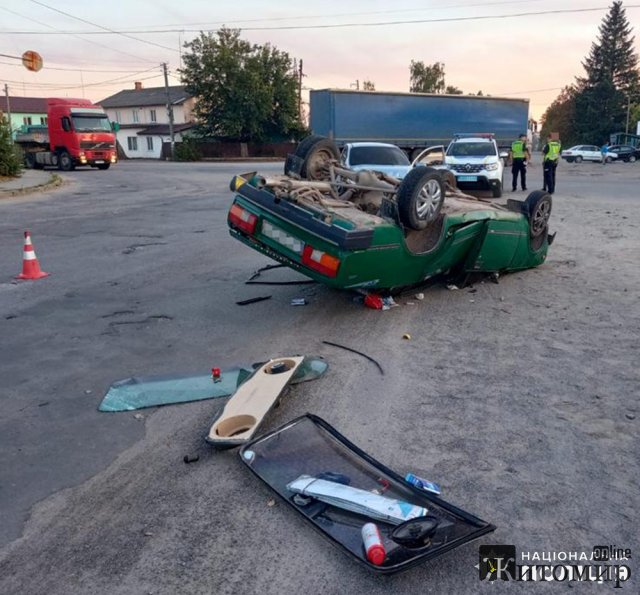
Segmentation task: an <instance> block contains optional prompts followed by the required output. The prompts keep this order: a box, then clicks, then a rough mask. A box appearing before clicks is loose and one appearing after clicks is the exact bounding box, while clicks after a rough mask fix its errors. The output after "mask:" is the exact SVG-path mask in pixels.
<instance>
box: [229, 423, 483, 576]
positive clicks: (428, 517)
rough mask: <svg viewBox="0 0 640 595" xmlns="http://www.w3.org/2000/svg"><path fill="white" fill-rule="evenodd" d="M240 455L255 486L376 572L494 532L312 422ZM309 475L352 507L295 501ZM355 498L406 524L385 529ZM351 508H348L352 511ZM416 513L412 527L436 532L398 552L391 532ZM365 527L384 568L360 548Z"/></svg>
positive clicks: (309, 499)
mask: <svg viewBox="0 0 640 595" xmlns="http://www.w3.org/2000/svg"><path fill="white" fill-rule="evenodd" d="M240 456H241V458H242V460H243V462H244V463H245V464H246V465H248V466H249V467H250V468H251V470H252V471H253V472H254V473H255V474H256V475H257V476H258V477H259V478H260V479H262V480H263V481H264V482H265V483H266V484H267V485H268V486H269V487H270V488H271V489H273V490H274V491H275V492H276V493H277V494H279V495H280V496H281V497H282V498H283V499H284V500H285V501H286V502H287V503H288V504H290V505H291V506H292V507H293V508H294V509H295V510H297V511H298V512H299V513H300V514H302V515H303V516H304V517H306V518H307V519H308V520H309V521H311V522H312V523H313V524H314V525H315V527H316V528H317V529H319V530H320V531H321V532H322V533H324V534H325V536H326V537H328V538H329V539H330V540H332V541H333V542H335V543H337V544H338V545H340V546H341V547H342V548H343V549H344V550H345V551H346V552H347V553H349V554H351V555H352V556H354V557H355V558H356V559H358V560H359V561H360V562H362V563H364V564H366V565H367V566H368V567H370V568H372V569H374V570H377V571H379V572H383V573H391V572H396V571H398V570H401V569H403V568H407V567H408V566H412V565H413V564H416V563H418V562H420V561H422V560H428V559H432V558H435V557H437V556H439V555H441V554H443V553H444V552H446V551H449V550H451V549H453V548H455V547H458V546H460V545H462V544H464V543H467V542H468V541H471V540H472V539H476V538H477V537H479V536H480V535H483V534H485V533H488V532H490V531H493V530H494V529H495V527H494V526H493V525H491V524H489V523H487V522H485V521H482V520H481V519H478V518H477V517H474V516H472V515H471V514H469V513H466V512H464V511H463V510H460V509H459V508H456V507H455V506H452V505H451V504H448V503H447V502H445V501H444V500H442V499H440V498H438V497H436V496H432V495H431V494H428V493H427V492H425V491H424V490H420V489H418V488H415V487H413V486H411V485H410V484H408V483H407V482H406V481H404V480H403V479H402V477H400V476H399V475H397V474H396V473H394V472H393V471H391V470H390V469H388V468H386V467H384V466H383V465H382V464H380V463H378V462H377V461H375V460H374V459H372V458H371V457H369V456H368V455H367V454H366V453H364V452H362V451H360V449H358V447H356V446H355V445H353V444H351V443H350V442H349V441H348V440H347V439H346V438H344V437H343V436H341V435H340V434H339V433H338V432H337V431H336V430H335V429H333V428H332V427H331V426H330V425H329V424H327V423H326V422H325V421H324V420H322V419H320V418H318V417H316V416H313V415H306V416H303V417H301V418H298V419H297V420H294V421H292V422H289V423H288V424H287V425H285V426H284V427H282V428H280V429H279V430H276V431H274V432H272V433H270V434H268V435H266V436H263V437H261V438H257V439H256V440H254V441H252V442H250V443H249V444H247V445H245V446H244V447H242V449H241V451H240ZM309 476H311V477H312V478H318V479H320V480H324V481H329V482H333V483H334V485H335V486H336V490H335V494H333V495H334V496H335V495H337V494H338V493H344V492H348V491H349V490H348V489H347V490H345V489H344V487H345V486H348V487H349V488H354V490H353V492H352V494H355V495H352V496H349V497H350V498H352V500H350V501H348V503H347V504H346V505H345V503H344V500H342V501H341V502H340V504H337V505H336V504H335V502H337V501H338V500H339V498H335V497H334V498H325V499H324V501H323V499H322V497H320V498H318V497H314V496H313V495H311V496H309V493H311V494H313V493H314V491H313V489H312V488H310V489H309V490H308V492H306V493H302V494H301V493H300V490H298V489H297V488H298V486H299V484H301V483H304V482H306V481H308V478H309ZM324 485H325V486H326V483H325V484H324ZM318 491H319V490H316V492H315V493H317V492H318ZM363 491H364V492H365V493H366V494H369V495H372V494H375V495H376V496H383V497H385V498H388V499H390V501H391V503H392V504H393V506H395V507H396V508H399V509H401V510H402V511H404V513H403V514H405V516H406V518H407V521H406V523H400V524H398V521H397V520H392V521H389V522H385V521H384V520H380V518H376V517H375V516H374V515H372V514H370V513H366V514H362V513H361V511H362V510H363V506H362V502H363V500H362V492H363ZM301 496H302V497H301ZM354 502H355V503H356V506H353V503H354ZM354 510H359V511H360V512H356V511H354ZM416 510H419V511H422V510H424V511H425V512H421V513H420V514H421V515H422V516H421V519H420V520H421V521H422V522H424V521H428V522H431V523H432V524H433V525H434V526H435V527H436V528H435V532H434V533H433V534H432V535H430V536H429V538H428V539H427V540H426V541H425V542H421V544H420V547H406V545H401V544H400V543H398V541H397V540H396V541H394V539H393V538H392V533H393V531H394V530H395V529H397V528H398V527H402V528H405V527H406V526H407V523H409V522H410V521H415V520H416V518H412V516H413V514H414V512H415V511H416ZM416 514H417V513H416ZM368 522H374V523H375V524H376V525H377V527H378V529H379V531H380V534H381V536H382V541H383V544H384V547H385V550H386V554H385V559H384V562H383V563H382V564H380V565H376V566H374V565H373V564H371V563H370V562H369V561H368V560H367V558H366V554H365V550H364V547H363V539H362V528H363V526H364V525H365V524H366V523H368ZM409 529H411V527H409Z"/></svg>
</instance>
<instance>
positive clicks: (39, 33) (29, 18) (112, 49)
mask: <svg viewBox="0 0 640 595" xmlns="http://www.w3.org/2000/svg"><path fill="white" fill-rule="evenodd" d="M0 10H4V11H5V12H9V13H11V14H14V15H16V16H18V17H20V18H22V19H25V20H27V21H33V22H34V23H38V25H44V26H45V27H49V29H53V30H54V31H56V32H57V33H58V34H60V33H62V32H61V31H60V30H59V29H56V28H55V27H54V26H53V25H49V23H43V22H42V21H38V20H37V19H34V18H32V17H27V16H25V15H23V14H20V13H19V12H15V11H14V10H10V9H9V8H5V7H4V6H0ZM43 33H46V31H40V32H37V33H36V35H42V34H43ZM63 34H64V35H71V36H72V37H76V38H77V39H80V40H81V41H84V42H85V43H91V44H93V45H97V46H98V47H101V48H105V49H107V50H110V51H112V52H117V53H118V54H122V55H123V56H129V57H130V58H135V59H136V60H138V61H142V62H147V63H148V62H151V60H148V59H146V58H140V56H134V55H133V54H130V53H129V52H123V51H122V50H119V49H117V48H114V47H111V46H108V45H104V44H102V43H98V42H97V41H93V40H92V39H84V38H82V37H80V36H79V35H78V34H77V33H63Z"/></svg>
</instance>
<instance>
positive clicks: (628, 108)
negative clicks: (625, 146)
mask: <svg viewBox="0 0 640 595" xmlns="http://www.w3.org/2000/svg"><path fill="white" fill-rule="evenodd" d="M630 111H631V95H627V127H626V128H625V130H624V133H625V134H629V112H630Z"/></svg>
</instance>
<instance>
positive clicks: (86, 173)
mask: <svg viewBox="0 0 640 595" xmlns="http://www.w3.org/2000/svg"><path fill="white" fill-rule="evenodd" d="M255 168H259V169H260V171H269V172H276V171H280V168H281V165H280V164H273V163H271V164H241V163H234V164H209V163H207V164H205V163H202V164H180V163H175V164H173V163H155V162H143V163H134V162H126V163H120V164H118V165H117V166H116V167H114V168H112V169H111V170H109V171H106V172H102V171H97V170H78V171H75V172H72V173H69V174H65V175H64V178H65V180H67V182H68V183H67V184H66V185H65V186H63V187H62V188H60V189H58V190H55V191H52V192H49V193H46V194H36V195H31V196H26V197H19V198H15V199H4V200H2V201H0V387H1V392H0V450H1V452H2V457H1V458H0V513H1V517H0V518H1V524H0V547H1V549H0V593H3V594H6V595H9V594H14V593H15V594H39V593H47V594H48V595H55V594H65V595H71V594H76V593H78V594H80V593H92V594H102V593H104V594H109V595H112V594H129V593H131V594H134V593H135V594H138V593H154V594H164V593H166V594H173V593H214V592H215V593H254V592H263V593H284V592H305V593H310V594H311V593H345V592H352V593H382V592H389V591H392V592H404V593H457V594H460V593H476V592H478V591H479V590H480V588H481V587H483V588H488V586H487V585H480V584H479V581H478V575H477V570H476V569H475V568H474V565H475V564H477V563H478V548H477V545H478V544H477V543H474V544H469V545H467V546H464V547H462V548H460V549H457V550H454V551H453V552H451V553H449V554H447V555H445V556H443V557H442V558H440V559H438V560H435V561H433V562H431V563H428V564H424V565H422V566H420V567H418V568H415V569H413V570H410V571H408V572H406V573H403V574H401V575H398V576H394V577H377V576H374V575H372V574H370V573H369V572H367V571H366V570H365V569H362V568H360V567H359V566H358V565H356V564H354V563H353V562H352V561H350V560H349V559H348V558H347V557H346V556H344V555H343V554H342V553H341V552H339V551H338V550H336V549H334V548H332V547H331V546H330V544H329V543H328V542H327V541H325V540H324V539H323V538H322V537H321V536H319V535H318V534H317V533H315V532H314V531H313V530H312V529H311V527H310V526H307V525H305V523H304V522H302V521H301V520H300V519H299V518H298V517H297V516H296V515H294V514H293V513H292V511H290V510H289V509H287V508H285V507H284V505H282V504H281V503H280V502H276V504H275V505H272V506H270V504H272V503H271V502H270V500H271V498H272V494H271V493H270V491H269V490H268V489H267V488H265V487H264V486H263V485H262V484H261V483H260V482H259V481H258V480H257V479H255V478H254V477H253V476H252V475H251V474H250V473H249V472H248V471H247V470H246V468H245V467H244V466H243V465H242V463H241V462H240V460H239V458H238V456H237V453H236V452H235V451H227V452H223V453H220V452H213V451H211V450H210V449H209V448H208V446H207V445H206V444H205V443H204V441H203V436H204V435H205V433H206V432H207V430H208V428H209V425H210V422H211V420H212V418H213V416H214V414H215V412H216V411H217V410H218V409H219V408H220V407H221V406H222V404H223V403H222V402H216V401H205V402H200V403H192V404H184V405H177V406H170V407H164V408H158V409H153V410H144V411H141V412H139V413H137V414H136V413H134V412H131V413H117V414H107V413H99V412H98V411H97V406H98V404H99V403H100V400H101V398H102V396H103V395H104V393H105V391H106V389H107V388H108V386H109V385H110V383H111V382H113V381H115V380H118V379H121V378H126V377H128V376H132V375H150V374H166V373H170V372H176V373H187V372H194V373H205V372H206V371H207V370H209V369H210V368H211V367H212V366H214V365H217V366H220V367H225V366H229V365H234V364H237V363H250V362H254V361H262V360H264V359H266V358H268V357H273V356H278V355H290V354H297V353H305V354H321V355H323V356H325V357H326V359H327V361H328V362H329V363H330V366H331V367H330V369H329V372H328V373H327V375H326V376H325V377H324V378H322V379H320V380H318V381H315V382H312V383H307V384H303V385H299V386H297V387H293V388H292V389H291V390H290V391H289V393H288V394H287V395H286V396H285V397H284V398H283V400H282V404H281V406H280V407H279V408H278V409H277V410H275V411H274V412H273V414H271V415H270V416H269V418H268V420H267V423H266V425H265V429H273V428H275V427H277V426H278V425H281V424H282V423H284V422H286V421H288V420H289V419H292V418H294V417H297V416H298V415H301V414H303V413H305V412H307V411H310V412H313V413H316V414H317V415H320V416H321V417H323V418H324V419H326V420H327V421H328V422H329V423H331V424H332V425H334V426H335V427H336V428H337V429H338V430H339V431H340V432H342V433H343V434H345V435H346V436H347V437H348V438H349V439H351V440H352V441H353V442H355V443H356V444H358V445H359V446H361V447H362V448H363V449H365V450H366V451H367V452H369V453H370V454H371V455H372V456H374V457H376V458H378V459H379V460H380V461H382V462H383V463H384V464H386V465H388V466H390V467H392V468H394V469H396V470H397V471H399V472H401V473H406V472H407V471H413V472H415V473H416V474H418V475H422V476H425V477H428V478H430V479H432V480H434V481H437V482H439V483H440V484H441V485H442V487H443V497H444V498H445V499H446V500H448V501H450V502H452V503H453V504H455V505H457V506H459V507H461V508H464V509H465V510H468V511H469V512H471V513H473V514H476V515H477V516H479V517H481V518H483V519H485V520H487V521H490V522H493V523H494V524H496V525H497V527H498V529H497V531H496V532H495V533H494V534H493V535H489V536H487V537H485V538H483V539H482V540H481V541H480V542H479V543H481V544H482V543H484V544H491V543H494V544H515V545H516V547H517V550H518V555H520V552H523V551H529V552H536V551H537V552H554V551H557V552H560V551H563V552H572V551H579V552H580V551H589V550H590V549H591V548H592V547H593V546H594V545H596V544H615V545H617V546H618V547H625V548H631V549H632V552H633V558H632V559H631V560H630V561H628V562H627V563H628V564H629V565H630V567H631V569H632V573H634V574H633V576H632V579H631V580H630V581H628V582H627V584H626V585H625V589H627V590H628V591H629V592H637V586H638V584H637V582H636V580H637V579H636V577H635V572H637V571H638V566H637V563H636V559H637V556H638V554H639V553H640V549H639V548H638V546H639V545H640V544H639V540H638V530H637V529H638V508H639V505H640V497H639V494H640V482H639V479H638V478H639V477H640V468H639V467H640V465H639V463H638V461H639V459H640V448H639V440H638V428H639V426H638V424H639V423H640V418H638V415H639V414H640V411H639V408H640V407H639V404H638V398H639V392H640V391H639V387H640V373H639V371H638V361H639V360H640V357H639V355H640V353H639V351H640V349H639V347H638V346H639V338H640V332H639V330H640V300H639V297H640V267H638V253H640V233H639V228H640V196H639V193H638V184H639V182H640V165H638V164H613V165H610V166H602V165H599V164H581V165H571V166H569V165H567V164H563V165H562V166H561V168H560V170H559V172H558V189H557V192H556V194H555V196H554V212H553V215H552V230H557V231H558V236H557V239H556V242H555V243H554V245H553V246H552V248H551V249H550V252H549V258H548V260H547V262H546V263H545V264H544V265H543V266H541V267H540V268H538V269H535V270H530V271H525V272H523V273H519V274H513V275H508V276H504V277H502V278H501V279H500V283H499V284H498V285H496V284H493V283H489V282H486V283H478V284H477V285H475V286H474V287H473V288H467V289H464V290H458V291H448V290H447V289H446V288H444V287H434V288H432V289H429V290H428V291H426V295H425V299H424V301H416V300H401V304H402V305H401V307H398V308H394V309H392V310H390V311H387V312H379V311H372V310H367V309H364V308H363V307H362V306H361V305H359V304H357V303H354V302H353V300H352V296H351V295H350V294H347V293H342V292H337V291H331V290H328V289H326V288H324V287H321V286H315V285H312V286H309V285H306V286H247V285H244V281H245V280H246V279H247V278H248V277H249V276H250V275H251V273H252V272H253V271H254V270H256V269H257V268H258V267H260V266H262V265H265V264H268V263H269V261H268V259H266V258H265V257H264V256H261V255H259V254H258V253H257V252H253V251H252V250H250V249H249V248H247V247H245V246H243V245H241V244H240V243H238V242H236V241H235V240H233V239H232V238H230V236H229V235H228V233H227V231H226V212H227V209H228V207H229V204H230V200H231V194H230V192H229V190H228V183H229V180H230V178H231V176H232V174H233V173H236V172H241V171H247V170H252V169H255ZM529 176H530V177H529V180H530V181H529V187H530V188H535V187H536V186H537V184H534V183H533V182H534V181H535V180H537V179H538V178H541V171H540V167H539V166H538V167H537V168H534V169H531V170H530V173H529ZM25 229H29V230H31V232H32V237H33V241H34V245H35V249H36V253H37V255H38V257H39V259H40V264H41V266H42V268H43V269H44V270H45V271H48V272H50V273H51V276H50V277H48V278H47V279H43V280H40V281H36V282H20V283H16V282H14V281H13V277H14V276H15V275H16V274H17V273H18V272H19V271H20V266H21V251H22V232H23V231H24V230H25ZM272 278H278V279H287V280H289V279H294V278H298V277H297V276H296V274H295V273H293V272H289V271H286V270H278V271H273V273H272ZM269 294H270V295H272V296H273V297H272V299H271V300H269V301H264V302H260V303H256V304H252V305H249V306H245V307H239V306H236V305H235V302H236V301H237V300H240V299H246V298H250V297H254V296H259V295H269ZM294 297H305V298H307V300H308V301H309V305H307V306H306V307H291V306H290V305H289V302H290V300H291V298H294ZM408 301H412V302H413V305H411V304H408V303H407V302H408ZM405 332H407V333H410V334H411V337H412V338H411V340H410V341H407V340H403V339H402V335H403V333H405ZM322 340H330V341H335V342H339V343H344V344H347V345H350V346H352V347H354V348H356V349H361V350H363V351H366V352H367V353H368V354H370V355H371V356H373V357H375V358H377V359H378V360H379V361H380V362H381V363H382V365H383V367H384V368H385V372H386V374H385V376H384V377H381V376H380V375H379V373H378V372H377V370H376V369H375V368H374V367H373V366H372V364H370V363H369V362H367V361H366V360H363V359H362V358H360V357H358V356H356V355H352V354H348V353H345V352H342V351H338V350H336V349H334V348H331V347H329V346H326V345H323V344H322ZM187 453H189V454H199V456H200V460H199V462H197V463H196V464H191V465H185V464H184V463H183V461H182V458H183V456H184V455H185V454H187ZM492 588H493V592H496V593H498V592H500V593H502V592H504V593H510V592H512V591H513V589H514V588H515V586H514V585H511V584H509V583H503V584H496V585H494V586H493V587H492ZM563 589H566V583H565V584H564V585H560V584H555V583H548V584H545V585H537V586H536V592H545V593H546V592H549V593H556V592H559V591H560V590H563ZM574 589H578V590H577V591H576V592H582V590H581V589H585V586H584V585H578V584H575V583H574ZM634 589H636V591H634ZM589 592H591V591H589Z"/></svg>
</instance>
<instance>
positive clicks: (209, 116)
mask: <svg viewBox="0 0 640 595" xmlns="http://www.w3.org/2000/svg"><path fill="white" fill-rule="evenodd" d="M185 47H186V48H187V52H186V53H185V54H184V56H183V64H184V66H183V68H182V69H181V70H180V74H181V76H182V81H183V82H184V84H185V86H186V89H187V91H188V92H189V93H191V94H192V95H193V96H194V97H196V106H195V110H194V111H195V116H196V118H197V120H198V123H199V128H198V130H199V132H200V134H202V135H206V136H216V137H220V138H224V139H229V140H240V141H265V140H280V139H282V138H298V137H299V136H301V135H302V134H303V131H304V126H303V125H302V123H301V121H300V112H299V97H298V89H299V78H298V73H296V72H294V69H293V62H292V60H291V58H290V57H289V55H288V54H287V53H286V52H282V51H280V50H278V49H277V48H275V47H273V46H271V45H269V44H266V45H264V46H261V45H251V44H250V43H249V42H248V41H245V40H243V39H241V38H240V30H239V29H226V28H223V29H220V30H219V31H218V32H216V33H215V34H212V33H204V32H201V33H200V35H199V36H198V37H196V38H195V39H194V40H193V41H190V42H188V43H186V44H185Z"/></svg>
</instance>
